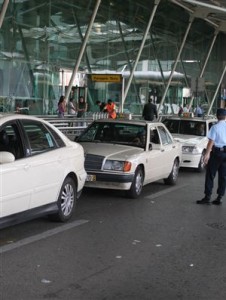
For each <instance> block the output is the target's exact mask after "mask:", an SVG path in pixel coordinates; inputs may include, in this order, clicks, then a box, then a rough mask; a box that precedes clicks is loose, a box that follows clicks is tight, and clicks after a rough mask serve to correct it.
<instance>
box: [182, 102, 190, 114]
mask: <svg viewBox="0 0 226 300" xmlns="http://www.w3.org/2000/svg"><path fill="white" fill-rule="evenodd" d="M183 112H185V113H188V112H189V105H188V104H186V105H185V107H184V108H183Z"/></svg>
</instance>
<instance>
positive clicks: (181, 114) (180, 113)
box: [178, 105, 184, 117]
mask: <svg viewBox="0 0 226 300" xmlns="http://www.w3.org/2000/svg"><path fill="white" fill-rule="evenodd" d="M183 112H184V110H183V106H182V105H180V107H179V111H178V116H179V117H181V116H183Z"/></svg>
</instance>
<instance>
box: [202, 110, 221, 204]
mask: <svg viewBox="0 0 226 300" xmlns="http://www.w3.org/2000/svg"><path fill="white" fill-rule="evenodd" d="M217 119H218V122H217V123H216V124H215V125H213V126H212V127H211V128H210V131H209V133H208V136H207V137H208V139H209V141H208V144H207V149H206V153H205V156H204V163H205V164H206V165H207V166H206V177H205V190H204V194H205V197H204V198H203V199H201V200H198V201H196V203H197V204H210V203H211V202H210V199H211V195H212V190H213V185H214V178H215V176H216V173H217V172H218V188H217V194H218V196H217V198H216V199H215V200H214V201H213V202H212V204H215V205H220V204H221V203H222V200H221V199H222V197H223V196H224V194H225V188H226V122H225V119H226V110H225V109H224V108H218V109H217Z"/></svg>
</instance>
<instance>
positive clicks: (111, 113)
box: [104, 99, 117, 119]
mask: <svg viewBox="0 0 226 300" xmlns="http://www.w3.org/2000/svg"><path fill="white" fill-rule="evenodd" d="M104 112H107V113H108V117H109V118H110V119H116V117H117V114H116V106H115V103H114V102H113V101H112V100H111V99H108V102H107V104H106V105H105V107H104Z"/></svg>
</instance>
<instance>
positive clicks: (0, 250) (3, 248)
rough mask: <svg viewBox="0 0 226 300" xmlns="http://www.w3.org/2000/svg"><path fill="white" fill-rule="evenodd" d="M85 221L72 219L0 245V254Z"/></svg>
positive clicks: (85, 221)
mask: <svg viewBox="0 0 226 300" xmlns="http://www.w3.org/2000/svg"><path fill="white" fill-rule="evenodd" d="M87 222H89V221H88V220H77V221H74V222H71V223H68V224H65V225H62V226H59V227H56V228H53V229H50V230H47V231H45V232H43V233H40V234H36V235H34V236H31V237H28V238H25V239H22V240H20V241H18V242H15V243H11V244H8V245H4V246H1V247H0V254H2V253H5V252H8V251H11V250H14V249H17V248H20V247H22V246H26V245H29V244H31V243H34V242H37V241H39V240H42V239H46V238H48V237H51V236H53V235H55V234H58V233H60V232H63V231H66V230H69V229H72V228H74V227H76V226H80V225H83V224H85V223H87Z"/></svg>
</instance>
